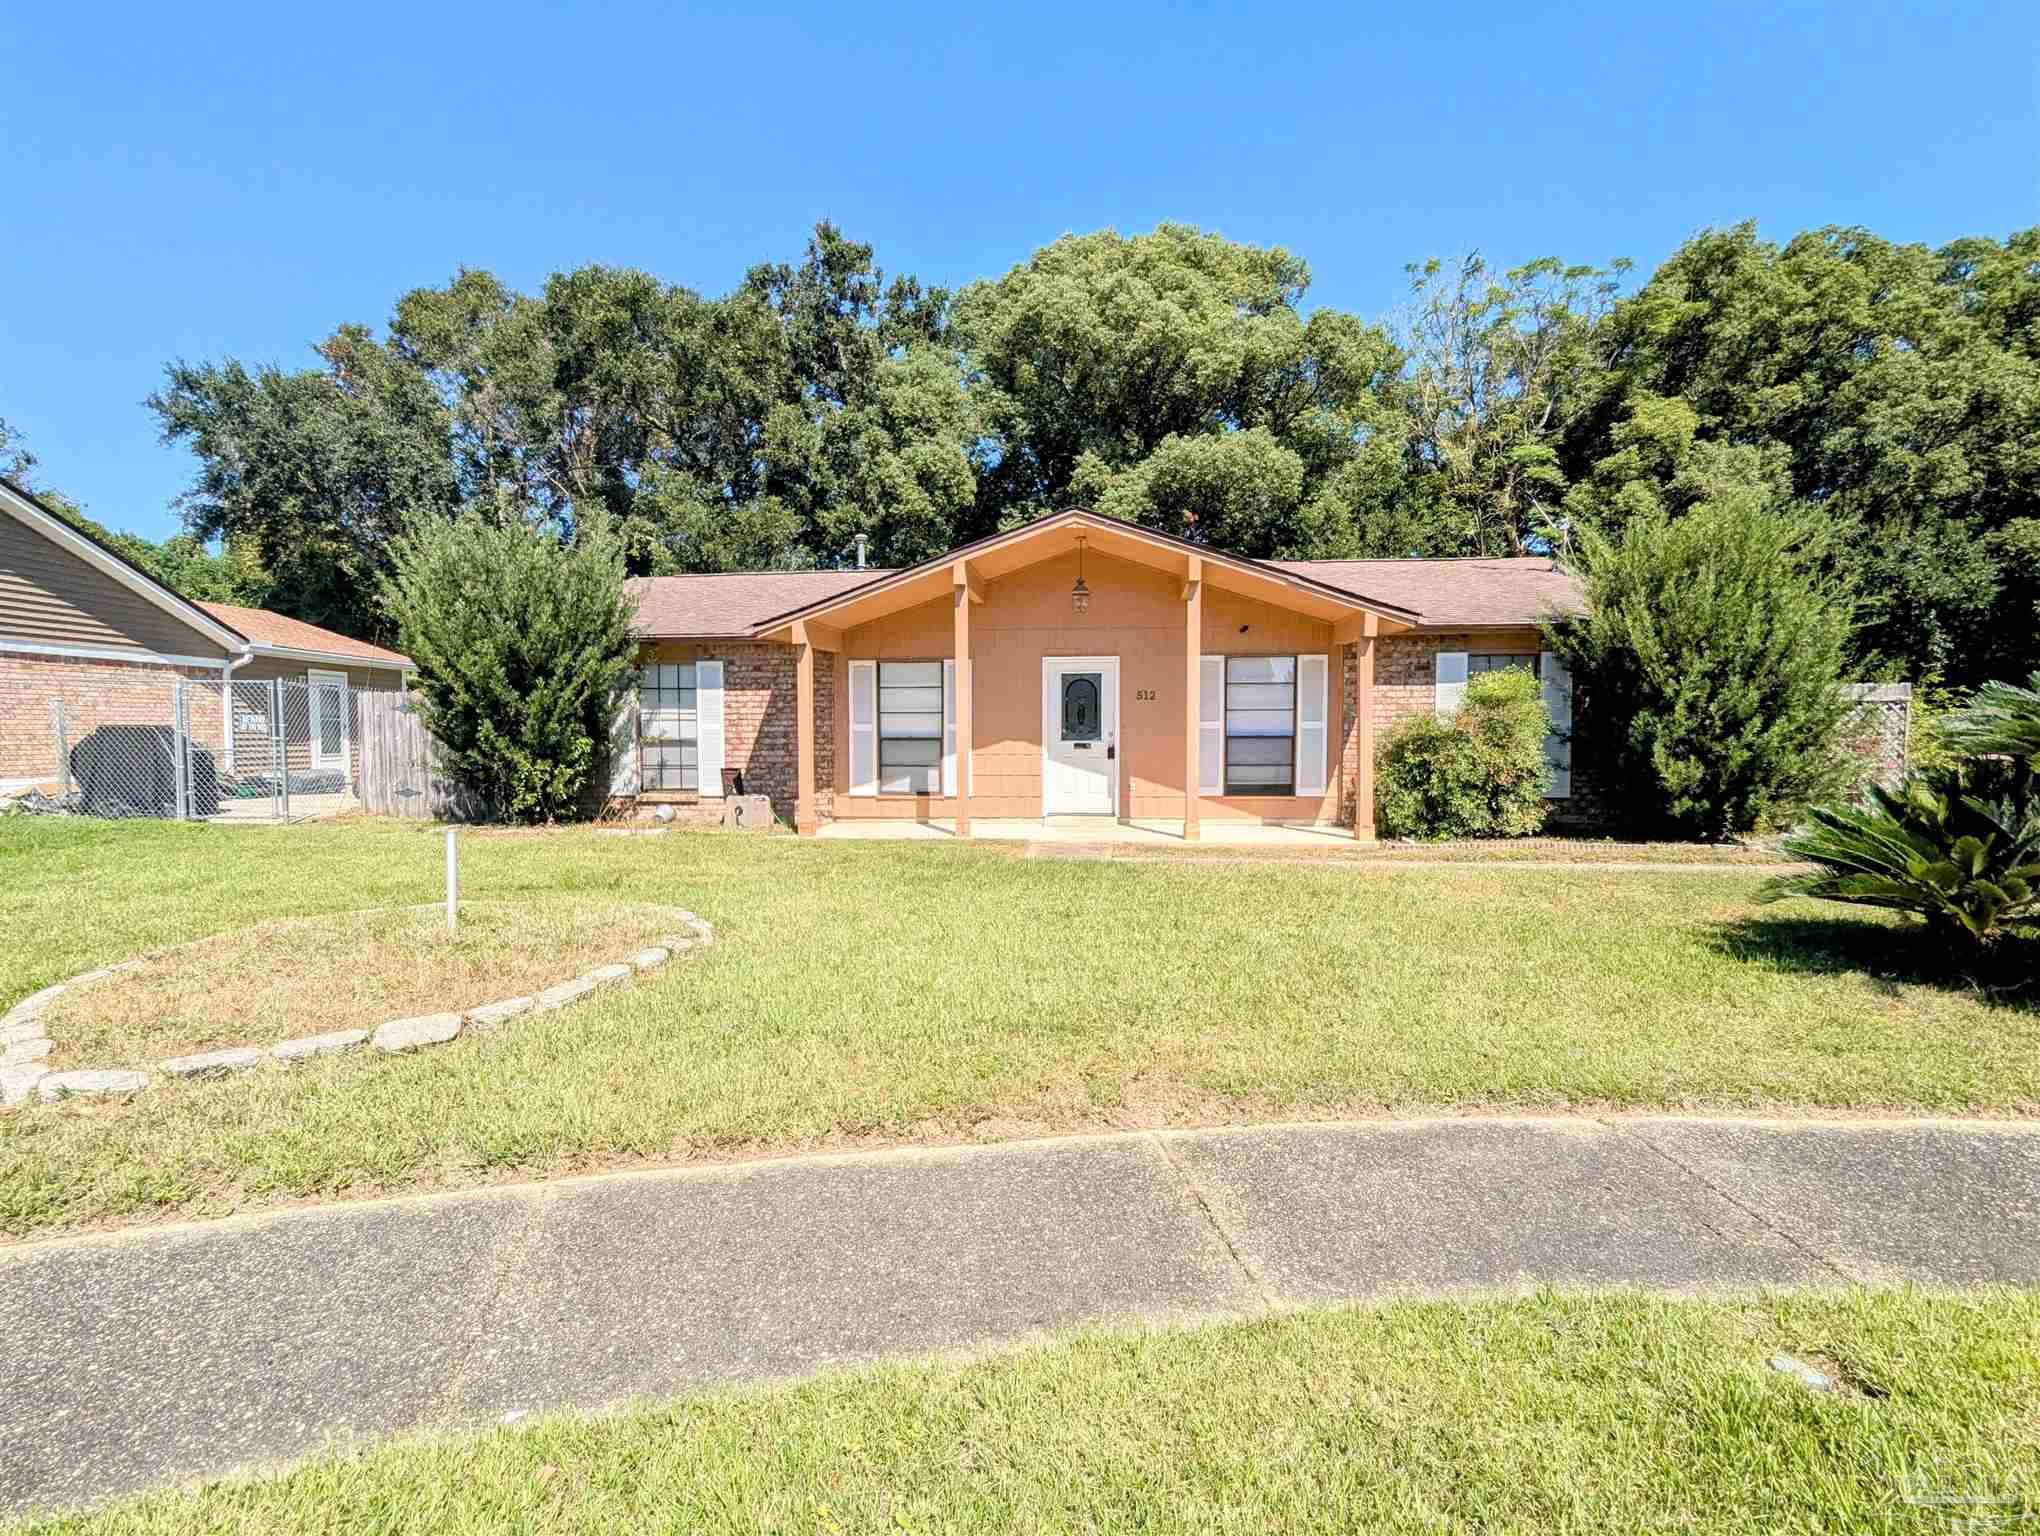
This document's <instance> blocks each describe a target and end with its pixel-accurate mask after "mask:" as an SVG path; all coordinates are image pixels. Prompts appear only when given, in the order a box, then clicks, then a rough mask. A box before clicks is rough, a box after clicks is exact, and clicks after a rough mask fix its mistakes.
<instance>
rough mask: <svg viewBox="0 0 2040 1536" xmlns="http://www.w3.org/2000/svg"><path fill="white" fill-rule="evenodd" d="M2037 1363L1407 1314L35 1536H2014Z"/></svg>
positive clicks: (663, 1430)
mask: <svg viewBox="0 0 2040 1536" xmlns="http://www.w3.org/2000/svg"><path fill="white" fill-rule="evenodd" d="M2036 1340H2040V1302H2036V1301H2035V1299H2034V1298H2033V1297H2032V1296H2030V1295H2022V1294H2014V1293H2010V1292H1997V1293H1989V1294H1984V1295H1977V1296H1962V1297H1955V1296H1935V1295H1929V1294H1923V1293H1919V1292H1913V1291H1895V1292H1861V1291H1857V1292H1849V1293H1843V1294H1829V1295H1797V1296H1788V1297H1772V1298H1767V1299H1764V1300H1757V1301H1748V1300H1742V1301H1709V1302H1703V1301H1659V1300H1652V1299H1648V1298H1644V1297H1638V1296H1633V1295H1609V1296H1596V1297H1567V1296H1553V1295H1545V1296H1539V1297H1534V1298H1527V1299H1522V1300H1514V1301H1490V1302H1474V1303H1449V1302H1424V1303H1416V1302H1405V1303H1399V1304H1396V1305H1391V1306H1385V1307H1380V1308H1367V1309H1349V1310H1326V1311H1317V1312H1306V1313H1300V1314H1291V1315H1288V1316H1284V1317H1280V1318H1273V1319H1266V1320H1261V1321H1255V1322H1245V1323H1231V1324H1225V1325H1222V1326H1212V1327H1206V1328H1201V1329H1193V1330H1187V1331H1146V1332H1136V1333H1128V1332H1123V1331H1097V1332H1090V1333H1082V1334H1077V1335H1074V1336H1070V1337H1066V1338H1064V1339H1060V1340H1057V1341H1055V1342H1053V1343H1051V1344H1048V1345H1046V1346H1043V1347H1037V1348H1033V1349H1028V1350H1024V1351H1021V1352H1018V1353H1014V1354H1009V1355H1002V1356H997V1357H994V1358H990V1359H983V1360H975V1361H967V1362H941V1363H933V1364H912V1365H894V1366H886V1367H882V1368H878V1369H872V1370H866V1371H860V1372H856V1373H847V1374H842V1375H835V1376H828V1377H823V1378H821V1379H819V1380H815V1381H810V1382H805V1383H801V1384H799V1385H793V1386H781V1387H774V1388H769V1389H763V1390H751V1391H737V1392H722V1393H713V1394H707V1395H702V1396H696V1397H692V1398H687V1399H683V1400H681V1401H679V1402H677V1403H675V1404H672V1405H670V1406H663V1407H653V1408H639V1409H635V1410H631V1411H627V1412H622V1413H617V1414H613V1415H609V1416H605V1417H596V1418H588V1417H568V1416H562V1417H557V1418H550V1419H545V1420H540V1421H537V1422H533V1423H528V1424H520V1425H517V1426H515V1427H513V1428H508V1429H497V1430H492V1431H489V1432H485V1433H481V1434H474V1435H464V1436H453V1435H445V1436H438V1437H431V1438H419V1439H413V1440H410V1441H404V1442H398V1443H395V1444H392V1445H388V1446H384V1447H382V1448H379V1449H376V1450H372V1451H369V1452H367V1453H365V1454H362V1455H360V1456H356V1457H344V1458H342V1457H336V1458H326V1459H322V1460H318V1461H314V1462H311V1463H309V1464H307V1465H305V1466H303V1467H300V1468H297V1469H295V1470H292V1471H288V1472H285V1473H281V1474H276V1475H271V1476H268V1477H261V1478H251V1479H247V1480H238V1481H225V1482H219V1483H215V1484H212V1485H209V1486H206V1487H203V1488H200V1489H196V1490H189V1491H175V1492H165V1493H159V1494H153V1495H149V1496H146V1497H143V1498H139V1499H135V1500H130V1501H127V1502H124V1503H121V1504H118V1505H114V1506H112V1507H110V1508H108V1509H106V1510H104V1511H101V1512H99V1513H97V1514H94V1515H90V1516H81V1517H76V1518H72V1519H68V1520H50V1521H46V1522H43V1523H40V1524H36V1525H33V1526H31V1527H29V1528H28V1529H32V1530H34V1531H37V1532H39V1533H42V1536H54V1533H56V1532H58V1531H65V1532H72V1533H75V1536H184V1533H194V1536H195V1533H198V1532H202V1531H219V1530H234V1531H241V1532H249V1533H259V1532H275V1533H279V1536H281V1533H285V1532H288V1533H291V1536H297V1533H301V1532H340V1531H399V1530H421V1531H422V1530H431V1531H435V1532H448V1533H457V1532H476V1533H480V1532H485V1531H486V1532H494V1531H510V1530H514V1531H531V1532H547V1533H556V1536H574V1533H581V1532H588V1533H593V1532H598V1531H601V1532H608V1531H659V1532H665V1531H670V1532H688V1533H694V1532H710V1533H713V1532H753V1531H789V1532H814V1533H835V1532H848V1531H893V1532H930V1533H934V1532H969V1533H978V1532H1009V1531H1010V1532H1021V1531H1027V1532H1037V1531H1070V1530H1082V1531H1101V1532H1117V1531H1142V1532H1154V1533H1167V1532H1217V1531H1384V1532H1403V1531H1407V1532H1433V1531H1446V1530H1450V1531H1497V1532H1499V1531H1539V1532H1578V1533H1594V1536H1601V1533H1607V1532H1642V1531H1682V1532H1695V1533H1716V1532H1723V1533H1726V1532H1736V1533H1748V1536H1772V1533H1776V1532H1806V1533H1813V1532H1821V1533H1826V1532H1838V1531H1920V1532H1925V1531H1937V1530H1938V1531H1945V1530H1951V1529H1955V1528H1957V1527H1956V1526H1955V1525H1954V1524H1952V1523H1951V1522H1952V1521H1954V1520H1956V1519H1962V1520H1970V1521H1975V1522H1976V1523H1975V1524H1973V1525H1964V1526H1962V1527H1961V1528H1963V1529H1974V1530H1986V1529H1988V1530H2012V1529H2020V1530H2023V1529H2027V1528H2028V1525H2029V1523H2030V1522H2032V1521H2034V1520H2035V1519H2040V1347H2036ZM1777 1354H1789V1355H1792V1356H1794V1357H1797V1358H1800V1359H1803V1360H1809V1361H1812V1362H1816V1363H1818V1364H1819V1365H1820V1366H1822V1367H1824V1368H1826V1369H1827V1370H1829V1371H1831V1372H1832V1373H1833V1379H1835V1380H1837V1381H1838V1382H1839V1383H1840V1388H1841V1389H1840V1390H1839V1391H1835V1392H1815V1391H1810V1390H1808V1389H1807V1388H1806V1387H1804V1386H1801V1385H1799V1384H1798V1383H1797V1382H1795V1381H1794V1380H1792V1379H1790V1378H1788V1377H1786V1376H1784V1375H1782V1374H1780V1373H1778V1372H1777V1371H1774V1370H1772V1369H1770V1368H1769V1366H1768V1365H1767V1364H1766V1361H1767V1359H1769V1358H1770V1357H1771V1356H1773V1355H1777Z"/></svg>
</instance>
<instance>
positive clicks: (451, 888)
mask: <svg viewBox="0 0 2040 1536" xmlns="http://www.w3.org/2000/svg"><path fill="white" fill-rule="evenodd" d="M459 896H460V864H459V861H458V860H457V859H456V858H455V857H454V852H453V828H451V827H448V828H447V829H446V931H447V932H448V933H452V932H453V931H454V924H455V918H454V905H455V903H456V901H457V900H458V899H459Z"/></svg>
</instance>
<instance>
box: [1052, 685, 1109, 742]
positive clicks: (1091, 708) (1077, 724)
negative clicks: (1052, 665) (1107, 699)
mask: <svg viewBox="0 0 2040 1536" xmlns="http://www.w3.org/2000/svg"><path fill="white" fill-rule="evenodd" d="M1098 689H1099V674H1098V673H1096V672H1072V673H1069V674H1068V675H1066V676H1065V677H1064V678H1063V685H1062V694H1063V697H1062V739H1063V740H1064V741H1101V740H1103V739H1104V735H1105V721H1104V716H1103V713H1102V711H1101V709H1100V705H1099V694H1098Z"/></svg>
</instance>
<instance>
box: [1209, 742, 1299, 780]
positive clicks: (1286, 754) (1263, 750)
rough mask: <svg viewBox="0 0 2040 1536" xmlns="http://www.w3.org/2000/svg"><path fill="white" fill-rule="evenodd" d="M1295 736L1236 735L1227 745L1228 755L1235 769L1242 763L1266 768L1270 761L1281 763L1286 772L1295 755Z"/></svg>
mask: <svg viewBox="0 0 2040 1536" xmlns="http://www.w3.org/2000/svg"><path fill="white" fill-rule="evenodd" d="M1295 739H1296V738H1295V737H1293V736H1235V737H1234V738H1233V739H1232V740H1231V741H1230V742H1229V743H1227V746H1226V756H1227V757H1228V758H1229V759H1230V760H1231V762H1232V766H1233V768H1234V770H1235V771H1237V770H1238V769H1239V767H1240V766H1241V764H1243V763H1244V764H1251V765H1252V766H1254V767H1258V768H1265V767H1267V766H1268V765H1269V764H1270V763H1276V764H1279V765H1280V766H1281V768H1282V771H1283V772H1284V773H1285V774H1286V773H1287V772H1288V771H1289V764H1290V761H1291V759H1292V758H1293V757H1294V756H1295V750H1294V747H1293V745H1292V743H1293V742H1294V741H1295Z"/></svg>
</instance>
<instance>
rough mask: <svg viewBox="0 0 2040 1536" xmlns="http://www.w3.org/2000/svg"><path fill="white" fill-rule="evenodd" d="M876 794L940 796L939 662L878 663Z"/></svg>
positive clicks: (940, 720) (940, 727)
mask: <svg viewBox="0 0 2040 1536" xmlns="http://www.w3.org/2000/svg"><path fill="white" fill-rule="evenodd" d="M878 792H879V793H880V794H882V795H934V794H940V793H941V792H942V663H941V662H939V661H881V662H880V663H879V664H878Z"/></svg>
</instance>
